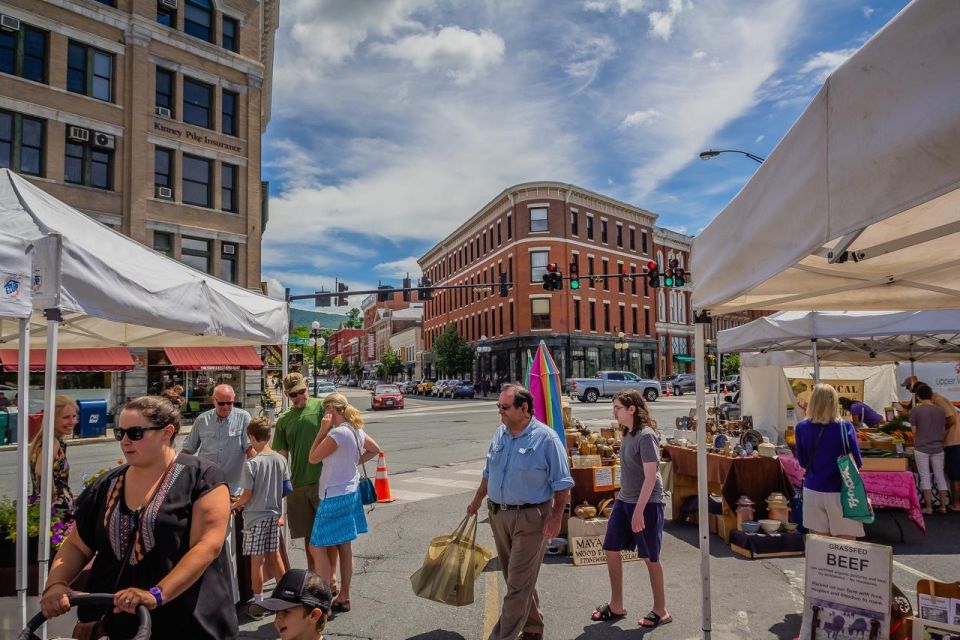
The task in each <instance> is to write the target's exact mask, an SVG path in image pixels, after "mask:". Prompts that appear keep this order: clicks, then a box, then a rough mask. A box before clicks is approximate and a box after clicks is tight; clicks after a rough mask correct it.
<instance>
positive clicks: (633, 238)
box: [630, 229, 637, 251]
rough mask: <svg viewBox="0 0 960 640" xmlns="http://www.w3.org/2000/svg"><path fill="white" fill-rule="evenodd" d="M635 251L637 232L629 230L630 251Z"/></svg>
mask: <svg viewBox="0 0 960 640" xmlns="http://www.w3.org/2000/svg"><path fill="white" fill-rule="evenodd" d="M636 250H637V230H636V229H630V251H636Z"/></svg>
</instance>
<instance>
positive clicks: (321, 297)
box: [314, 290, 331, 307]
mask: <svg viewBox="0 0 960 640" xmlns="http://www.w3.org/2000/svg"><path fill="white" fill-rule="evenodd" d="M314 293H315V294H316V296H317V297H316V298H314V306H317V307H329V306H330V302H331V301H330V294H329V293H327V292H325V291H322V290H321V291H315V292H314Z"/></svg>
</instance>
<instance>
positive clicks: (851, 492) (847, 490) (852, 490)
mask: <svg viewBox="0 0 960 640" xmlns="http://www.w3.org/2000/svg"><path fill="white" fill-rule="evenodd" d="M840 429H841V432H842V434H843V435H842V438H843V450H844V452H845V455H843V456H841V457H839V458H837V467H839V468H840V479H841V485H840V505H841V506H842V507H843V517H844V518H848V519H850V520H856V521H857V522H862V523H864V524H871V523H872V522H873V519H874V514H873V507H871V506H870V501H869V500H868V499H867V488H866V487H864V486H863V478H861V477H860V470H859V469H857V462H856V460H854V459H853V455H852V454H851V453H850V451H849V450H848V448H847V425H846V423H844V422H841V423H840Z"/></svg>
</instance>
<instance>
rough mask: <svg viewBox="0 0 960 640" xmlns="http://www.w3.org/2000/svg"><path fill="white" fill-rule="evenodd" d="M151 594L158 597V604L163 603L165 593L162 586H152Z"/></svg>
mask: <svg viewBox="0 0 960 640" xmlns="http://www.w3.org/2000/svg"><path fill="white" fill-rule="evenodd" d="M150 595H152V596H153V597H154V598H156V599H157V606H158V607H159V606H160V605H162V604H163V593H162V592H161V591H160V587H150Z"/></svg>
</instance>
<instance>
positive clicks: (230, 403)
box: [217, 400, 233, 407]
mask: <svg viewBox="0 0 960 640" xmlns="http://www.w3.org/2000/svg"><path fill="white" fill-rule="evenodd" d="M232 404H233V400H224V401H223V402H220V401H219V400H217V406H219V407H229V406H230V405H232Z"/></svg>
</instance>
